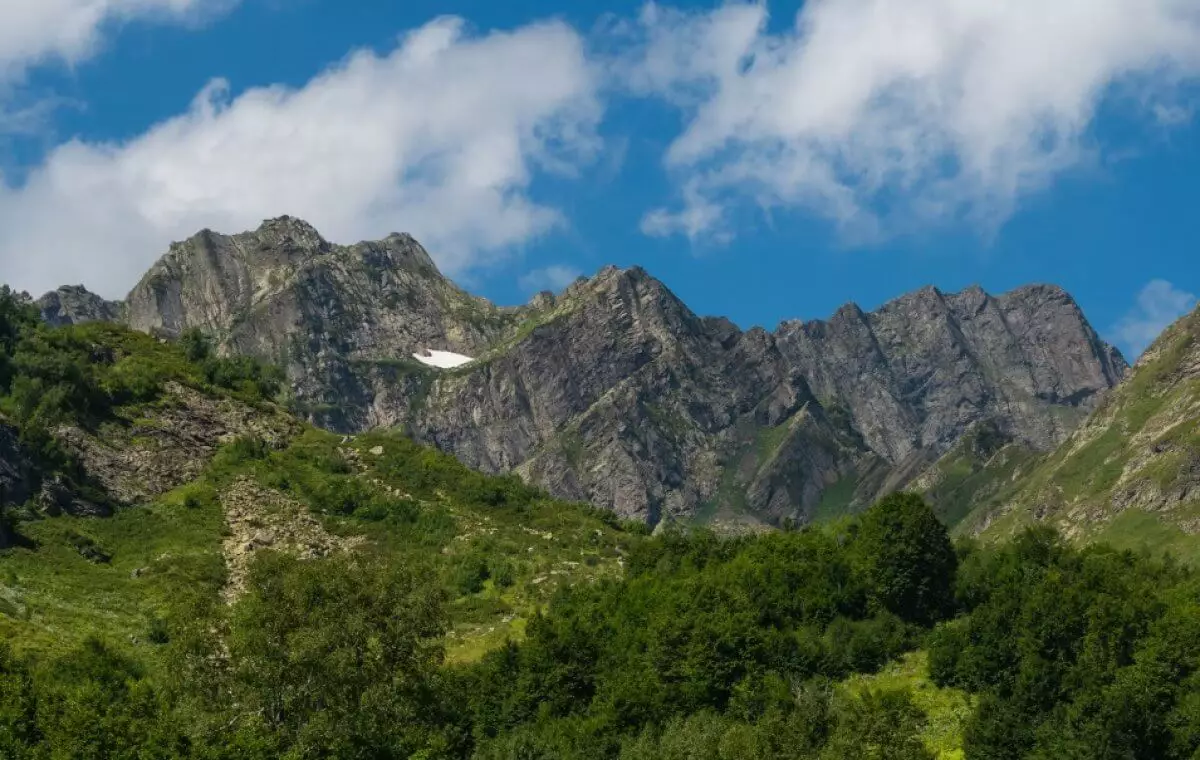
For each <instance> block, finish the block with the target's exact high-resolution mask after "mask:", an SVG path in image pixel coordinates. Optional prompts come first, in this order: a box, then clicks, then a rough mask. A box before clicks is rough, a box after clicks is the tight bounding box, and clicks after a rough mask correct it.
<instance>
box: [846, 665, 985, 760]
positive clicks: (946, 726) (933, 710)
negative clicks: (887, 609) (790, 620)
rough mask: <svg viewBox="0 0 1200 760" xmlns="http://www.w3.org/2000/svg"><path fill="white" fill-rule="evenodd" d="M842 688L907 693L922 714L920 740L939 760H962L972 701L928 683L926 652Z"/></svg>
mask: <svg viewBox="0 0 1200 760" xmlns="http://www.w3.org/2000/svg"><path fill="white" fill-rule="evenodd" d="M841 688H843V689H845V690H846V691H848V692H849V693H851V694H854V695H858V694H862V693H863V692H865V691H867V690H868V689H872V690H876V691H907V692H909V693H910V694H911V695H912V699H913V703H914V704H915V705H916V706H917V707H918V708H920V709H921V711H922V712H924V713H925V718H926V724H925V727H924V730H923V731H922V732H921V739H922V740H923V741H924V742H925V746H926V747H928V748H929V750H930V752H932V753H933V755H934V757H936V758H938V760H962V758H963V757H964V754H963V730H964V728H965V726H966V723H967V720H968V719H969V718H970V716H971V712H972V710H973V709H974V705H973V703H972V700H971V698H970V697H969V696H968V695H967V694H966V692H963V691H960V690H958V689H942V688H938V687H937V686H936V685H934V683H933V682H932V681H930V680H929V658H928V655H927V653H926V652H924V651H916V652H910V653H909V654H907V655H905V656H904V657H903V658H902V659H900V660H898V661H896V662H893V663H891V664H889V665H887V666H886V667H884V669H883V670H881V671H879V672H878V673H875V674H872V675H856V676H852V677H851V678H849V679H847V680H846V681H844V682H842V686H841Z"/></svg>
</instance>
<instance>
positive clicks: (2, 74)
mask: <svg viewBox="0 0 1200 760" xmlns="http://www.w3.org/2000/svg"><path fill="white" fill-rule="evenodd" d="M236 3H237V0H3V2H0V84H2V83H4V82H5V81H11V80H13V79H16V78H19V77H20V76H22V75H23V74H24V73H25V71H26V70H27V69H28V67H30V66H33V65H37V64H39V63H44V62H46V61H50V60H58V61H62V62H65V63H67V64H68V65H71V64H75V63H78V62H79V61H81V60H83V59H85V58H87V57H89V56H91V55H92V54H94V53H95V51H96V49H97V47H98V46H99V44H100V41H101V38H102V36H103V35H102V33H103V31H104V28H105V26H106V25H111V24H114V23H118V24H119V23H122V22H127V21H130V20H132V19H135V18H147V19H152V20H153V19H159V20H169V21H174V22H179V21H184V22H192V21H197V20H200V19H202V18H206V17H208V16H210V15H211V14H215V13H219V12H222V11H225V10H228V9H229V8H230V7H232V6H233V5H236Z"/></svg>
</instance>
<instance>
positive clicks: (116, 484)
mask: <svg viewBox="0 0 1200 760" xmlns="http://www.w3.org/2000/svg"><path fill="white" fill-rule="evenodd" d="M120 423H121V424H119V425H113V426H109V427H108V428H107V429H106V430H105V432H104V434H103V435H97V434H96V433H93V432H89V431H85V430H83V429H81V428H78V427H63V428H60V429H59V430H57V431H56V437H57V438H58V439H59V440H60V441H62V442H63V444H64V445H65V446H66V448H67V449H68V450H69V451H71V452H72V453H73V454H74V455H75V456H76V457H77V458H78V459H79V461H80V463H81V464H82V465H83V468H84V470H85V471H86V472H87V475H88V477H89V478H90V479H91V480H92V481H93V482H94V483H95V484H96V485H97V486H99V487H100V488H102V489H103V491H104V492H105V493H106V494H108V495H109V496H110V497H111V498H112V499H113V500H115V501H116V502H118V503H120V504H138V503H141V502H144V501H147V500H149V499H152V498H154V497H156V496H159V495H161V494H163V493H166V492H167V491H170V490H171V489H173V488H177V487H179V486H181V485H183V484H184V483H188V482H190V481H192V480H194V479H195V478H197V477H198V476H199V475H200V474H201V472H202V471H203V470H204V468H205V467H206V466H207V465H208V463H209V461H211V459H212V456H213V454H214V453H216V450H217V447H218V446H220V445H221V444H222V443H227V442H229V441H231V440H233V439H234V438H237V437H239V436H252V437H254V438H257V439H260V440H263V441H265V442H266V443H267V444H268V445H270V446H273V447H276V448H282V447H283V446H284V445H286V443H287V441H288V440H290V439H291V437H292V436H293V435H295V434H297V433H298V432H299V430H300V425H299V424H298V423H297V422H296V420H294V419H293V418H292V417H290V416H289V415H287V414H285V413H283V412H282V410H279V409H276V408H274V407H271V406H267V405H263V406H260V407H254V406H250V405H249V404H245V403H243V402H240V401H236V400H234V399H230V398H215V397H211V396H207V395H205V394H203V393H201V392H199V391H197V390H195V389H193V388H187V387H185V386H182V385H179V384H178V383H168V384H167V386H166V392H165V393H164V398H163V399H162V400H161V403H159V404H157V405H156V406H155V407H153V408H151V409H147V410H142V411H141V412H140V413H139V414H137V415H136V416H135V417H132V418H129V419H125V418H122V419H121V420H120ZM62 511H64V512H68V513H72V514H75V513H77V512H73V511H72V510H71V509H69V508H67V507H63V508H62Z"/></svg>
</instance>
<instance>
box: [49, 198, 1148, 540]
mask: <svg viewBox="0 0 1200 760" xmlns="http://www.w3.org/2000/svg"><path fill="white" fill-rule="evenodd" d="M38 307H39V308H40V310H41V313H42V316H43V319H45V320H46V321H47V322H50V323H52V324H72V323H81V322H88V321H96V320H101V321H116V322H121V323H124V324H126V325H128V326H130V327H132V328H134V329H136V330H140V331H144V332H148V333H151V334H153V335H157V336H160V337H166V338H178V337H180V336H181V335H183V334H184V333H185V332H186V331H189V330H198V331H201V332H202V333H204V334H206V335H208V336H210V337H211V338H212V339H213V340H214V341H215V342H216V344H217V345H218V346H219V347H220V350H221V351H222V352H225V353H226V354H230V355H247V356H251V357H255V358H258V359H262V360H265V361H268V362H271V363H274V364H277V365H278V366H280V367H282V368H283V369H284V371H285V373H286V377H287V380H288V385H289V387H290V396H291V398H290V405H291V407H292V408H293V409H294V410H296V411H297V412H298V413H299V414H300V415H301V416H303V417H305V418H307V419H308V420H310V421H311V422H314V423H316V424H317V425H319V426H322V427H325V428H327V429H330V430H334V431H338V432H343V433H357V432H362V431H365V430H369V429H374V428H399V429H403V430H405V431H407V433H408V434H409V435H411V436H412V437H413V438H415V439H417V440H418V441H421V442H425V443H429V444H432V445H434V446H436V447H437V448H440V449H442V450H443V451H446V452H448V453H451V454H453V455H454V456H455V457H457V458H458V459H459V460H461V461H462V462H463V463H465V464H467V465H468V466H470V467H472V468H476V469H479V470H482V471H484V472H488V473H507V472H516V473H519V474H520V475H521V476H523V477H524V478H526V479H527V480H529V481H531V482H533V483H535V484H537V485H540V486H542V487H544V488H545V489H547V490H548V491H549V492H550V493H552V494H553V495H555V496H557V497H559V498H563V499H569V500H579V501H588V502H591V503H592V504H594V505H595V506H598V507H601V508H604V509H610V510H613V511H615V512H617V513H618V514H619V515H621V516H623V517H630V518H635V519H638V520H642V521H646V522H648V523H650V524H657V523H660V522H669V521H673V520H693V519H702V520H707V521H717V522H721V523H727V524H732V525H737V526H751V527H754V526H759V525H764V524H766V525H779V524H784V523H795V524H800V523H805V522H808V521H811V520H812V519H814V518H817V517H824V516H833V515H838V514H842V513H845V512H848V511H854V510H856V509H858V508H860V507H862V506H864V505H866V504H869V503H871V502H872V501H873V500H874V499H876V498H877V497H878V496H880V495H881V494H884V493H886V492H889V491H893V490H896V489H899V488H902V487H906V486H914V487H921V488H924V489H925V490H927V492H929V493H930V494H932V495H937V494H939V493H942V491H945V485H946V480H947V479H946V478H945V477H944V472H945V471H946V470H947V469H949V468H950V465H951V463H957V464H956V466H957V467H958V468H959V470H960V471H961V470H962V467H964V466H965V467H967V469H969V470H972V471H974V470H986V468H987V464H988V462H989V461H990V460H992V459H993V458H994V454H995V452H996V451H998V450H1000V449H1003V450H1004V451H1005V452H1006V455H1005V457H1006V459H1005V461H1013V460H1015V459H1020V460H1021V461H1022V462H1024V461H1027V460H1028V461H1032V460H1034V459H1037V458H1039V456H1040V455H1042V454H1045V453H1048V452H1051V451H1053V450H1055V449H1056V447H1058V446H1059V445H1060V444H1062V443H1063V442H1064V441H1066V440H1068V439H1070V437H1071V436H1072V435H1073V434H1077V431H1079V428H1080V425H1081V424H1083V423H1084V420H1085V418H1087V417H1088V415H1089V414H1090V413H1092V412H1093V411H1094V410H1096V409H1097V408H1098V407H1103V406H1104V403H1105V401H1104V399H1105V398H1106V395H1107V394H1108V392H1109V391H1110V389H1112V388H1113V387H1114V386H1117V385H1118V384H1119V383H1121V381H1122V380H1123V379H1124V378H1125V377H1126V375H1127V374H1128V372H1129V367H1128V365H1127V363H1126V361H1125V360H1124V358H1123V357H1122V356H1121V354H1120V352H1119V351H1117V349H1115V348H1114V347H1112V346H1110V345H1108V344H1107V343H1105V342H1104V341H1102V340H1101V339H1100V338H1099V337H1098V335H1097V334H1096V331H1095V330H1094V329H1093V328H1092V327H1091V326H1090V325H1089V323H1088V321H1087V319H1086V318H1085V316H1084V315H1083V313H1082V311H1081V310H1080V308H1079V306H1078V305H1077V304H1076V303H1075V301H1074V300H1073V299H1072V298H1071V297H1070V295H1068V294H1067V293H1066V292H1064V291H1063V290H1062V289H1060V288H1057V287H1055V286H1051V285H1031V286H1027V287H1023V288H1019V289H1017V290H1014V291H1012V292H1009V293H1005V294H1002V295H997V296H993V295H989V294H988V293H986V292H984V291H983V290H982V289H979V288H970V289H967V290H964V291H962V292H960V293H943V292H941V291H939V290H937V289H935V288H932V287H928V288H924V289H922V290H919V291H916V292H913V293H909V294H907V295H903V296H901V297H899V298H897V299H896V300H894V301H891V302H889V303H887V304H885V305H884V306H882V307H880V308H879V309H877V310H875V311H873V312H866V311H864V310H862V309H860V308H859V307H858V306H856V305H854V304H847V305H846V306H844V307H842V308H841V309H839V310H838V311H837V312H836V313H835V314H834V315H833V316H832V317H830V318H829V319H828V320H823V321H809V322H801V321H788V322H784V323H782V324H781V325H779V326H778V328H777V329H776V330H775V331H773V332H770V331H767V330H765V329H762V328H758V327H755V328H752V329H749V330H742V329H740V328H739V327H738V326H736V325H735V324H733V323H732V322H731V321H729V320H728V319H724V318H721V317H710V316H700V315H697V314H695V313H694V312H692V311H691V310H690V309H689V308H688V307H687V306H686V305H685V304H684V303H683V302H682V301H680V299H679V298H677V297H676V296H675V295H674V294H673V293H672V292H671V291H670V290H669V289H668V288H667V287H666V286H665V285H664V284H663V283H662V282H659V281H658V280H656V279H655V278H654V277H652V276H651V275H650V274H648V273H647V272H645V271H644V270H642V269H640V268H636V267H635V268H631V269H617V268H615V267H607V268H605V269H602V270H601V271H600V272H598V273H597V274H596V275H595V276H593V277H590V278H580V279H578V280H577V281H576V282H574V283H573V284H571V285H570V286H569V287H567V288H566V289H565V290H564V291H563V292H561V293H557V294H555V293H550V292H544V293H540V294H538V295H537V296H536V297H534V298H533V299H532V300H531V301H530V302H529V303H528V304H526V305H523V306H516V307H505V306H497V305H494V304H492V303H490V302H488V301H487V300H485V299H483V298H479V297H477V296H473V295H471V294H469V293H467V292H465V291H464V290H462V289H461V288H459V287H458V286H456V285H455V284H454V283H453V282H451V281H450V280H449V279H447V278H446V277H445V276H443V275H442V274H441V273H440V272H439V271H438V268H437V266H436V265H435V264H434V262H433V259H432V258H431V257H430V255H429V254H428V253H427V252H426V251H425V249H424V248H422V246H421V245H420V244H419V243H418V242H417V241H415V240H414V239H413V238H412V237H410V236H407V235H402V234H393V235H391V236H389V237H387V238H386V239H384V240H381V241H376V242H363V243H358V244H355V245H349V246H342V245H336V244H333V243H330V242H329V241H327V240H325V239H324V238H323V237H322V236H321V235H320V234H319V233H318V232H317V231H316V230H315V229H314V228H313V227H312V226H311V225H309V224H307V223H305V222H303V221H301V220H299V219H295V218H290V217H281V218H278V219H273V220H268V221H266V222H264V223H263V225H262V226H261V227H259V228H258V229H257V230H254V231H251V232H245V233H241V234H236V235H223V234H218V233H215V232H212V231H208V230H206V231H203V232H201V233H199V234H198V235H196V236H194V237H192V238H190V239H188V240H186V241H183V242H179V243H175V244H172V245H171V246H170V249H169V250H168V251H167V253H166V254H165V255H164V256H163V257H162V258H161V259H160V260H159V261H158V262H157V263H156V264H154V266H152V267H151V268H150V270H149V271H148V272H147V273H146V274H145V275H144V276H143V277H142V279H141V281H140V282H138V283H137V285H136V286H135V287H134V288H133V289H132V290H131V291H130V293H129V295H128V296H127V297H126V298H125V299H124V300H123V301H120V302H112V301H106V300H104V299H102V298H100V297H99V296H96V295H95V294H92V293H90V292H88V291H87V290H86V289H84V288H83V287H81V286H71V287H64V288H60V289H59V290H58V291H55V292H53V293H49V294H46V295H45V296H43V297H42V298H41V299H39V301H38ZM431 351H439V352H448V353H447V355H456V356H458V357H461V358H460V361H461V362H464V363H461V364H458V366H443V367H439V366H432V364H433V363H432V362H430V361H429V360H428V359H427V358H426V357H425V355H426V354H428V353H429V352H431ZM468 359H469V361H468ZM1078 434H1082V433H1078ZM980 440H986V441H987V445H986V446H984V447H983V448H979V447H978V446H977V445H976V444H978V442H979V441H980ZM976 449H978V450H976ZM964 452H967V453H970V454H971V457H969V459H970V461H969V463H967V464H962V463H961V462H962V461H963V455H964ZM1014 452H1019V453H1014ZM947 458H949V459H947ZM989 472H990V470H989ZM939 485H940V486H941V491H939V488H938V487H939ZM994 497H996V494H994V493H992V494H989V498H994ZM936 501H938V500H937V499H935V502H936ZM944 501H945V503H944V504H939V509H941V511H942V512H943V514H944V516H949V517H952V518H953V521H957V520H959V519H962V518H964V517H966V515H967V513H968V512H970V511H971V510H973V509H975V508H976V506H977V504H976V503H975V502H976V497H975V491H973V490H970V489H968V493H967V495H966V496H964V493H963V492H962V489H959V492H958V493H957V494H956V496H955V497H954V498H948V499H946V500H944Z"/></svg>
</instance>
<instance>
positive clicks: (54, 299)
mask: <svg viewBox="0 0 1200 760" xmlns="http://www.w3.org/2000/svg"><path fill="white" fill-rule="evenodd" d="M36 305H37V307H38V309H39V310H40V311H41V313H42V319H43V320H44V321H45V322H46V323H47V324H51V325H56V326H58V325H72V324H82V323H84V322H116V321H119V320H120V319H121V318H122V311H123V304H122V303H121V302H119V301H106V300H105V299H103V298H101V297H100V296H98V295H96V294H95V293H92V292H91V291H89V290H88V289H87V288H85V287H83V286H82V285H66V286H63V287H61V288H59V289H58V290H55V291H51V292H50V293H47V294H46V295H44V296H42V297H41V298H39V299H38V300H37V301H36Z"/></svg>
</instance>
